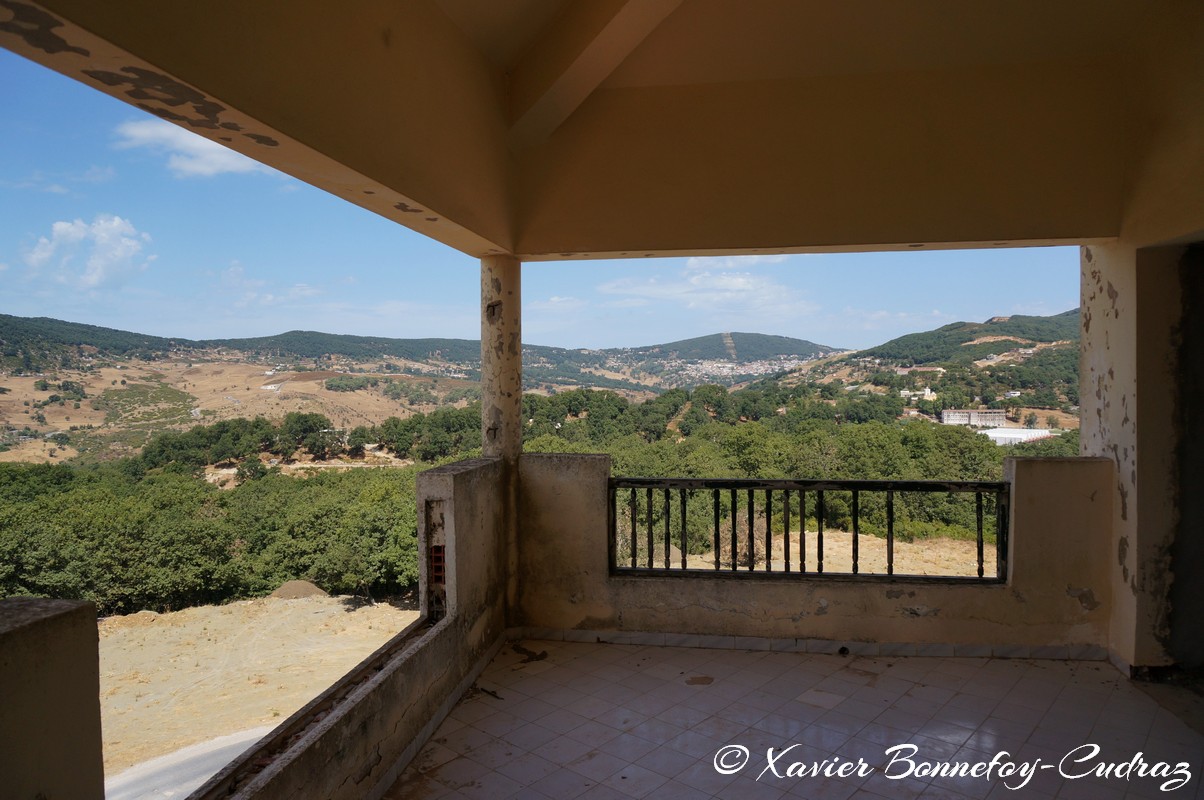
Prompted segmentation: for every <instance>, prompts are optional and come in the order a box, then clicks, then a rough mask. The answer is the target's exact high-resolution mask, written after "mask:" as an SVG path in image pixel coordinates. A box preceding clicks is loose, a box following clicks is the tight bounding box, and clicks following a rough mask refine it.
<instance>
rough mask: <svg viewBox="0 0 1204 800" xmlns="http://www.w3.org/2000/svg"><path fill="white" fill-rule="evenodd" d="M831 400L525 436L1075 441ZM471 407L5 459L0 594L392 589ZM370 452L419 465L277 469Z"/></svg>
mask: <svg viewBox="0 0 1204 800" xmlns="http://www.w3.org/2000/svg"><path fill="white" fill-rule="evenodd" d="M826 393H830V390H829V389H827V388H825V387H824V386H814V385H802V386H793V387H784V386H782V385H780V384H776V385H766V386H765V387H762V388H759V389H748V390H743V391H739V392H729V391H728V390H727V389H725V388H724V387H721V386H702V387H698V388H697V389H695V390H693V391H692V392H690V391H686V390H684V389H674V390H671V391H667V392H665V393H663V394H662V395H660V396H658V397H656V398H654V399H652V400H649V401H647V402H643V403H632V402H629V401H628V400H625V399H624V398H623V397H621V396H619V395H617V394H615V393H613V392H609V391H586V390H580V391H570V392H563V393H559V394H556V395H553V396H550V397H544V396H539V395H526V396H525V397H524V398H523V414H524V418H525V419H526V420H527V423H526V429H525V431H524V438H525V443H524V447H525V448H526V449H527V450H528V451H532V452H601V453H607V454H609V455H610V456H611V458H612V459H613V473H614V474H615V475H623V476H650V477H658V476H659V477H670V476H685V477H806V478H943V479H999V478H1000V476H1001V474H1002V466H1001V465H1002V458H1003V456H1004V455H1008V454H1016V455H1021V454H1037V453H1040V454H1047V455H1058V454H1062V455H1070V454H1075V453H1077V449H1078V437H1077V433H1074V432H1072V433H1069V434H1067V435H1065V436H1062V437H1058V438H1054V439H1049V440H1046V441H1044V442H1040V443H1035V444H1031V445H1026V446H1020V447H1016V448H999V447H996V446H995V445H993V444H992V443H991V442H990V441H989V440H987V439H986V438H984V437H982V436H979V435H977V434H975V433H974V432H973V431H971V430H969V429H966V428H961V427H954V426H942V425H937V424H934V423H932V422H929V421H927V420H924V419H913V420H908V421H900V420H899V419H898V414H899V412H900V410H901V401H900V400H899V399H898V398H897V397H896V398H892V397H889V396H885V395H878V394H873V393H869V392H864V393H859V392H854V393H842V395H841V396H840V397H838V398H836V399H829V398H827V397H825V394H826ZM479 414H480V411H479V406H476V405H473V406H468V407H466V408H459V409H457V408H445V409H439V410H437V411H434V412H433V413H430V414H415V415H413V416H411V417H408V418H406V419H399V418H390V419H387V420H384V421H383V422H381V423H380V424H379V425H375V426H360V427H357V428H355V429H353V430H350V431H345V430H344V431H340V430H338V429H336V428H334V426H333V425H332V424H331V421H330V420H329V419H326V418H325V417H323V416H322V415H319V414H300V413H296V414H289V415H287V416H286V417H285V418H284V419H283V420H281V421H280V422H279V423H273V422H271V421H268V420H266V419H263V418H258V419H251V420H246V419H238V420H227V421H223V422H220V423H217V424H214V425H197V426H194V427H193V428H191V429H190V430H188V431H183V432H178V433H177V432H166V433H163V434H160V435H159V436H157V437H155V438H153V439H152V440H151V441H150V442H149V443H148V444H147V445H146V447H145V448H144V449H143V451H142V453H141V455H139V456H136V457H131V458H126V459H122V460H120V461H116V462H112V463H109V464H103V465H92V466H87V467H73V466H68V465H54V466H50V465H29V464H0V596H2V595H12V594H35V595H48V596H56V597H67V598H82V599H88V600H92V601H94V602H95V603H97V605H98V607H99V608H100V609H101V611H102V613H124V612H130V611H136V610H138V609H142V608H151V609H159V610H162V609H166V608H180V607H182V606H186V605H193V604H199V603H214V602H221V601H224V600H229V599H232V598H239V597H249V596H256V595H262V594H265V593H267V592H269V591H271V590H272V589H273V588H275V587H276V586H278V585H280V584H281V583H282V582H284V581H285V580H290V579H293V578H306V579H309V580H313V581H314V582H316V583H318V584H319V585H321V586H323V587H324V588H326V589H328V590H330V591H336V592H359V593H365V592H371V593H374V594H380V593H389V592H394V591H398V590H400V589H402V588H404V587H407V586H410V585H412V584H413V583H414V582H415V581H416V580H417V561H416V559H417V553H416V549H415V547H416V544H415V543H416V518H415V496H414V475H415V474H416V472H417V471H419V470H420V469H423V468H426V467H428V466H430V465H432V464H435V463H439V462H440V461H445V460H449V459H458V458H464V457H471V456H474V455H477V454H479V452H480V442H481V439H480V436H481V433H480V416H479ZM853 423H860V424H853ZM379 450H387V451H389V452H391V453H392V454H394V455H395V456H397V457H403V458H407V459H412V460H413V461H414V464H413V465H412V466H407V467H401V468H398V467H382V468H370V467H367V466H365V467H363V468H358V469H348V470H347V471H345V472H337V471H329V470H317V471H314V472H313V473H312V474H311V475H310V476H309V477H294V476H290V475H286V474H283V473H282V472H281V471H280V465H281V464H283V463H287V462H289V461H290V460H293V459H298V458H302V457H304V461H302V462H300V463H301V464H302V465H304V463H306V462H308V461H309V459H311V458H322V459H325V460H326V461H327V463H334V462H332V461H331V460H334V459H342V460H343V461H344V462H345V463H346V464H348V465H354V464H356V463H357V462H359V461H361V460H363V459H364V458H365V456H366V455H367V454H368V453H370V452H372V451H379ZM213 464H222V465H226V466H236V467H237V469H236V470H235V472H234V476H233V478H232V479H231V482H230V483H229V484H228V485H227V487H226V488H225V489H224V490H223V489H219V488H218V487H217V486H214V485H213V484H212V483H209V482H207V481H205V480H204V479H203V478H202V477H201V474H202V471H203V469H204V468H205V467H206V466H209V465H213ZM808 513H809V514H811V515H814V514H815V513H817V512H816V511H815V509H814V508H810V507H809V509H808ZM898 513H899V514H900V515H901V517H900V519H906V520H908V523H907V527H906V531H905V534H903V533H901V535H906V536H910V537H924V536H930V535H948V534H949V533H950V531H953V530H954V529H955V527H956V525H958V524H960V523H961V522H962V521H961V520H960V517H959V515H960V514H961V512H960V511H958V510H957V509H956V508H954V507H952V506H944V505H942V506H931V507H930V506H925V505H922V504H917V505H915V507H914V508H913V507H911V506H909V505H907V504H906V503H903V502H902V501H901V505H900V507H899V510H898ZM825 525H826V526H828V527H829V528H830V529H838V528H847V527H848V525H849V519H848V512H847V509H842V508H841V506H840V505H839V503H836V502H831V503H829V505H828V508H827V511H826V512H825ZM867 527H870V526H867Z"/></svg>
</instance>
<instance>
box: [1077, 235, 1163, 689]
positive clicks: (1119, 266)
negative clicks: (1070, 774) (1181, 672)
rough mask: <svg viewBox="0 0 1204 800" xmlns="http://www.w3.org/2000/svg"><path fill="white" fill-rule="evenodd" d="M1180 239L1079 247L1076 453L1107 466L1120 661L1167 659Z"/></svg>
mask: <svg viewBox="0 0 1204 800" xmlns="http://www.w3.org/2000/svg"><path fill="white" fill-rule="evenodd" d="M1182 253H1183V249H1182V248H1180V247H1147V248H1137V247H1134V246H1133V245H1131V244H1128V243H1126V242H1124V241H1123V240H1122V241H1120V242H1117V243H1115V244H1109V245H1095V246H1092V247H1084V248H1083V250H1082V263H1081V267H1082V273H1081V275H1082V302H1083V306H1082V311H1081V318H1082V350H1081V355H1080V376H1079V389H1080V391H1079V396H1080V398H1081V400H1080V402H1081V412H1080V417H1081V421H1082V429H1081V437H1082V438H1081V444H1080V448H1081V452H1082V454H1083V455H1089V456H1104V457H1106V458H1109V459H1111V460H1112V461H1113V462H1115V464H1116V487H1115V495H1114V496H1115V502H1114V503H1113V509H1114V512H1113V520H1112V542H1111V553H1110V554H1109V561H1110V562H1111V565H1112V609H1113V610H1112V622H1111V632H1110V641H1109V649H1110V651H1111V655H1112V659H1113V661H1114V662H1115V663H1116V664H1117V665H1118V666H1120V667H1122V668H1123V669H1127V670H1133V669H1138V668H1142V667H1160V666H1165V665H1167V664H1169V663H1170V661H1171V657H1170V654H1169V651H1168V649H1167V646H1168V641H1169V633H1170V628H1169V622H1168V611H1169V591H1170V586H1171V571H1170V569H1171V563H1170V552H1171V545H1172V544H1173V542H1174V538H1175V528H1176V524H1177V513H1178V508H1179V487H1178V472H1177V467H1178V465H1177V462H1176V459H1175V456H1176V449H1177V446H1178V443H1179V436H1180V432H1179V431H1178V430H1177V429H1176V421H1177V403H1178V399H1177V395H1176V392H1177V386H1178V384H1177V377H1176V375H1177V373H1178V364H1177V356H1178V346H1177V342H1178V330H1177V328H1178V325H1179V323H1180V320H1181V318H1182V299H1181V297H1180V289H1179V273H1178V269H1179V260H1180V257H1181V256H1182Z"/></svg>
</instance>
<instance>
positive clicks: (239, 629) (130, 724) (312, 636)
mask: <svg viewBox="0 0 1204 800" xmlns="http://www.w3.org/2000/svg"><path fill="white" fill-rule="evenodd" d="M417 617H418V612H416V611H407V610H402V609H399V608H394V607H392V606H389V605H384V604H380V605H376V606H357V605H356V604H352V603H350V602H348V601H347V600H346V599H345V598H334V597H307V598H303V599H297V600H278V599H263V600H248V601H243V602H238V603H231V604H229V605H225V606H205V607H200V608H189V609H185V610H183V611H177V612H175V613H171V614H154V613H151V612H141V613H139V614H133V615H130V616H127V617H111V618H108V619H104V620H101V621H100V626H99V627H100V702H101V718H102V723H103V728H104V760H105V774H107V775H110V776H112V775H116V774H117V773H119V772H121V771H123V770H125V769H127V768H128V767H130V766H133V765H134V764H139V763H141V762H143V761H146V760H148V759H151V758H154V757H156V756H160V755H164V754H166V753H171V752H174V751H175V750H178V749H180V748H182V747H185V746H187V745H190V744H195V743H197V742H203V741H207V740H210V739H213V738H215V737H218V736H223V735H225V734H230V733H235V732H237V731H242V730H246V729H248V728H255V727H258V726H261V725H275V724H277V723H279V722H282V721H283V720H284V719H285V718H287V717H288V716H289V715H290V714H291V713H293V712H294V711H296V710H297V709H298V708H300V707H301V706H303V705H304V704H305V703H307V702H308V701H309V700H311V699H312V698H313V697H314V696H315V695H317V694H318V693H319V692H320V691H321V690H322V689H324V688H326V687H327V686H329V685H330V684H331V683H333V682H334V681H335V680H336V679H338V678H339V677H341V676H342V675H344V674H346V673H347V672H348V671H349V670H350V669H351V668H352V667H354V666H355V665H356V664H358V663H359V662H360V661H362V660H363V659H364V658H365V657H366V656H368V655H369V654H370V653H372V652H373V651H374V650H376V649H377V648H378V647H380V646H381V645H382V644H384V643H385V642H386V641H388V640H389V639H390V638H392V637H393V635H394V634H396V633H397V632H399V631H401V630H402V629H403V628H405V627H406V626H407V625H409V624H410V623H411V622H412V621H413V620H415V619H417Z"/></svg>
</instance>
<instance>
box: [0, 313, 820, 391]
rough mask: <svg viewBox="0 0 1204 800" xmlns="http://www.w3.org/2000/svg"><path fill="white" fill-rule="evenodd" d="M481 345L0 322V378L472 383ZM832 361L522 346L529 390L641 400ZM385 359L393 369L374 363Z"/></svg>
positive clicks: (751, 352) (779, 345) (720, 344)
mask: <svg viewBox="0 0 1204 800" xmlns="http://www.w3.org/2000/svg"><path fill="white" fill-rule="evenodd" d="M480 348H481V345H480V342H479V341H478V340H475V339H393V338H389V337H384V336H352V335H347V334H334V333H322V332H320V331H288V332H286V333H281V334H277V335H275V336H260V337H252V338H241V339H204V340H192V339H184V338H165V337H160V336H149V335H146V334H141V333H132V332H130V331H122V330H116V329H113V328H103V327H100V326H97V325H84V324H81V323H76V322H65V321H62V320H56V319H50V318H47V317H38V318H26V317H14V316H9V315H0V370H3V371H7V372H9V373H11V374H33V373H40V372H45V371H48V370H55V369H80V370H88V369H92V368H97V367H100V366H111V365H113V364H115V363H120V362H123V361H128V360H137V361H143V362H153V361H161V360H164V359H169V358H173V357H177V358H187V359H190V360H205V359H206V358H212V357H221V358H223V359H226V360H229V358H230V357H231V356H235V357H236V358H239V359H241V360H244V361H248V362H252V363H270V364H271V365H273V366H275V365H276V364H277V363H283V364H293V365H296V364H298V363H299V362H310V363H308V364H302V365H303V366H305V367H307V368H311V369H325V370H336V371H337V370H350V371H365V369H367V368H369V365H370V366H371V367H373V368H380V369H383V370H384V371H398V372H402V371H405V372H412V373H416V374H430V375H446V376H452V377H457V378H467V379H471V380H476V379H478V378H479V377H480V376H479V370H480V365H481V349H480ZM832 352H835V351H834V349H833V348H831V347H827V346H825V345H820V344H815V343H814V342H808V341H804V340H801V339H791V338H789V337H786V336H768V335H765V334H759V333H716V334H712V335H710V336H702V337H699V338H696V339H686V340H682V341H678V342H669V343H666V344H654V345H647V346H643V347H631V348H611V349H606V350H585V349H569V348H563V347H548V346H545V345H532V344H526V345H523V366H524V370H525V373H526V380H527V383H528V385H529V386H530V387H533V388H544V389H558V388H573V387H579V386H594V387H602V388H610V389H626V390H632V391H649V390H653V391H656V390H660V389H665V388H673V387H677V386H692V385H697V384H699V383H707V382H715V383H722V384H725V385H730V384H732V383H736V382H738V381H740V380H745V379H748V378H749V377H756V376H762V375H767V374H772V373H775V372H782V371H785V370H788V369H791V368H793V367H795V366H797V365H798V364H799V363H801V362H804V361H807V360H810V359H813V358H818V357H820V356H823V355H826V354H828V353H832ZM389 360H394V361H395V362H397V363H392V364H389V363H381V362H386V361H389Z"/></svg>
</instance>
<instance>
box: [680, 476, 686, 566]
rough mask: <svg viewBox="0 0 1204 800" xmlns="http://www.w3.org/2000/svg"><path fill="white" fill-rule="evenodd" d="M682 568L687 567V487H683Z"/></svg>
mask: <svg viewBox="0 0 1204 800" xmlns="http://www.w3.org/2000/svg"><path fill="white" fill-rule="evenodd" d="M681 568H682V569H685V568H686V489H685V488H682V489H681Z"/></svg>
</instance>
